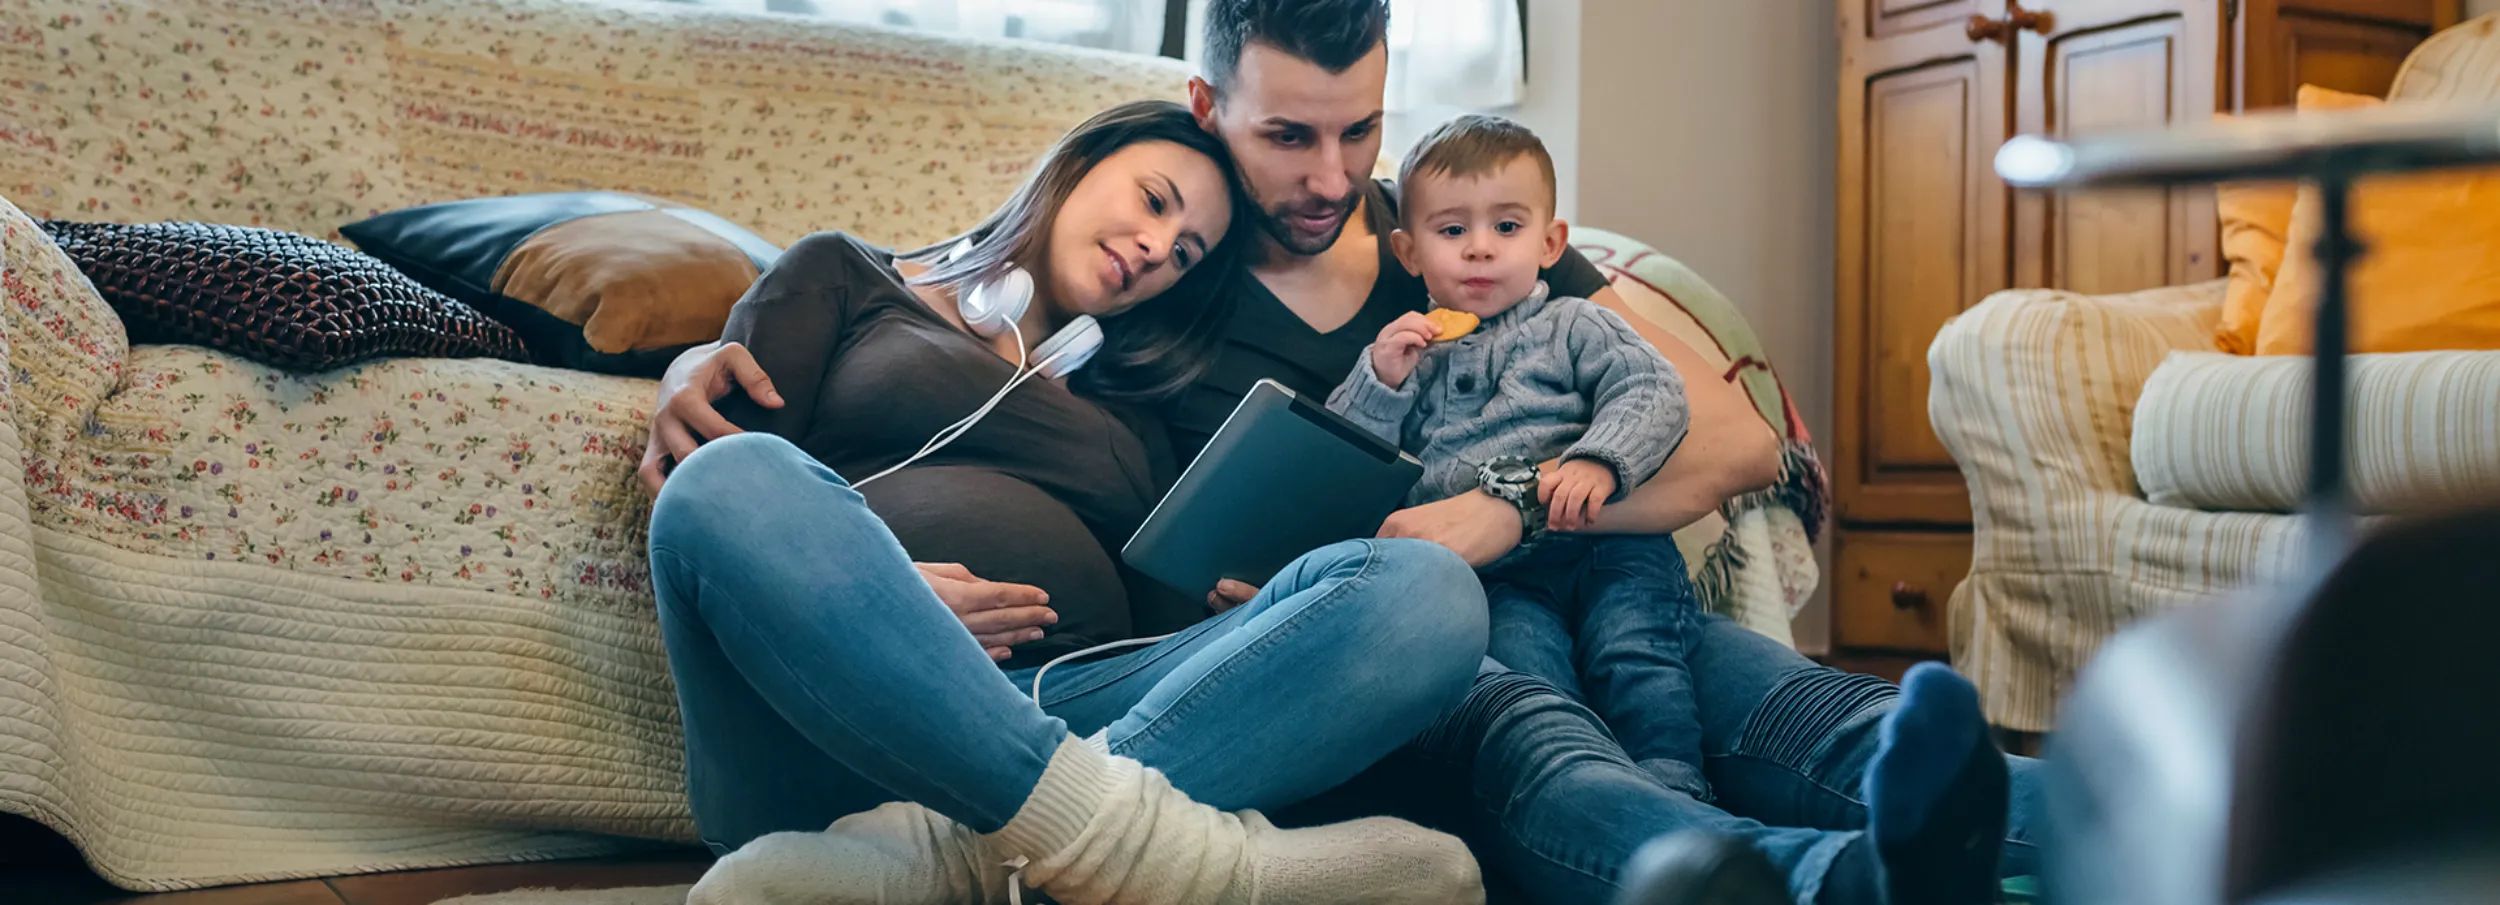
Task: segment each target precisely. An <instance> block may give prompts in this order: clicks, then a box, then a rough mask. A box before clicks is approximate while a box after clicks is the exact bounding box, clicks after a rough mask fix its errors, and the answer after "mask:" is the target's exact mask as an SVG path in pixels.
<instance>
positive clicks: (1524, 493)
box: [1476, 456, 1545, 542]
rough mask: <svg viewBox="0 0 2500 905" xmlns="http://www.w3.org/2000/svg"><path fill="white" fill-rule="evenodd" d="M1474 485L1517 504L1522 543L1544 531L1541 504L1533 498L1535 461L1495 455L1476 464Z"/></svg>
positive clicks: (1535, 478) (1535, 484) (1543, 513)
mask: <svg viewBox="0 0 2500 905" xmlns="http://www.w3.org/2000/svg"><path fill="white" fill-rule="evenodd" d="M1476 486H1478V487H1482V488H1484V492H1486V493H1489V494H1492V495H1493V498H1494V499H1497V500H1501V501H1503V502H1506V503H1509V504H1511V505H1513V506H1517V507H1519V539H1520V540H1521V541H1522V542H1525V541H1529V540H1533V539H1535V538H1536V536H1537V535H1539V534H1543V533H1545V504H1544V503H1542V502H1539V501H1538V500H1537V470H1536V460H1534V459H1530V458H1528V457H1526V456H1496V457H1494V458H1492V459H1490V460H1487V461H1486V462H1485V463H1484V464H1482V465H1479V466H1476Z"/></svg>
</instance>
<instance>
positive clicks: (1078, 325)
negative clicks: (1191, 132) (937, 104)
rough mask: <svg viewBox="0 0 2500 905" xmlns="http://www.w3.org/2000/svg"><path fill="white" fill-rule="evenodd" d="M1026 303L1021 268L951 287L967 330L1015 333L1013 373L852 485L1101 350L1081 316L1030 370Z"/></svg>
mask: <svg viewBox="0 0 2500 905" xmlns="http://www.w3.org/2000/svg"><path fill="white" fill-rule="evenodd" d="M971 250H972V240H970V239H966V240H964V241H963V243H962V244H959V245H956V246H955V249H954V250H953V251H950V252H947V253H946V260H948V261H953V260H955V259H957V258H961V257H963V256H964V254H965V253H967V252H970V251H971ZM1031 307H1033V276H1032V275H1031V274H1028V273H1025V272H1024V268H1022V267H1016V266H1013V265H1009V266H1008V268H1007V272H1006V273H1004V274H1002V275H1000V276H999V278H998V279H996V280H990V281H986V282H980V283H973V284H970V285H966V286H963V287H960V288H958V289H957V290H956V291H955V310H957V311H959V312H961V313H962V314H963V318H964V326H966V327H969V328H971V329H972V332H973V334H974V335H976V336H981V337H984V338H990V337H997V336H999V335H1002V334H1011V335H1013V336H1015V338H1016V376H1015V377H1014V378H1013V379H1010V380H1008V381H1007V385H1006V386H1003V387H999V388H998V392H997V394H995V395H992V396H991V397H990V399H989V401H988V402H984V403H981V407H980V408H979V409H976V410H974V411H973V413H972V414H970V415H966V416H964V418H963V420H960V421H957V422H955V423H953V424H949V425H947V426H946V427H945V428H944V429H942V430H939V431H938V432H937V435H936V436H933V437H930V438H929V442H927V443H923V444H921V445H920V451H919V452H915V453H912V454H911V455H909V456H906V457H904V458H903V461H900V462H896V463H894V464H893V465H891V466H889V467H887V468H886V470H884V471H880V472H877V473H876V474H872V475H869V476H867V477H865V478H861V479H859V480H857V481H853V482H851V486H853V487H866V486H868V484H869V483H870V482H873V481H875V480H877V479H879V478H882V477H885V476H886V475H890V474H893V473H895V472H898V471H901V470H903V466H906V465H910V464H911V463H913V462H918V461H920V460H921V459H924V458H927V457H928V456H929V454H930V453H934V452H937V451H938V450H940V449H943V448H945V447H946V444H949V443H953V442H955V440H956V438H959V437H962V436H963V435H964V434H965V433H966V432H968V431H970V430H972V426H973V425H975V424H979V423H981V419H982V418H984V417H987V416H988V415H989V413H990V410H991V409H995V408H997V407H998V404H999V403H1000V402H1003V401H1005V400H1006V399H1007V394H1008V393H1012V392H1015V389H1016V387H1017V386H1019V385H1021V384H1023V383H1024V382H1025V381H1027V380H1030V379H1032V378H1033V376H1034V375H1036V374H1039V375H1041V377H1042V379H1044V380H1057V379H1059V378H1062V377H1066V376H1068V375H1070V374H1073V373H1076V369H1078V368H1081V367H1084V366H1085V363H1086V362H1087V361H1091V360H1093V357H1094V353H1096V352H1099V351H1102V325H1101V324H1100V323H1097V322H1095V320H1094V318H1093V316H1092V315H1087V314H1080V315H1077V316H1076V318H1075V319H1073V320H1070V321H1068V325H1067V326H1065V327H1061V328H1059V332H1057V333H1054V334H1051V337H1050V338H1049V339H1046V340H1043V341H1042V344H1041V345H1039V346H1036V347H1034V349H1033V356H1034V358H1035V359H1037V360H1036V361H1034V362H1033V366H1032V367H1031V368H1030V369H1027V368H1026V367H1025V354H1024V329H1023V328H1022V327H1020V326H1018V324H1020V323H1021V322H1022V321H1023V320H1024V312H1025V309H1027V308H1031ZM1037 678H1038V676H1037Z"/></svg>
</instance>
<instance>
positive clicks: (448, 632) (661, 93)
mask: <svg viewBox="0 0 2500 905" xmlns="http://www.w3.org/2000/svg"><path fill="white" fill-rule="evenodd" d="M1184 73H1185V70H1184V69H1183V68H1182V67H1181V65H1180V64H1178V63H1175V62H1172V61H1166V60H1155V59H1148V58H1142V57H1132V56H1119V55H1111V54H1101V53H1092V52H1085V51H1077V50H1062V49H1053V48H1040V47H1035V46H1030V45H1019V44H1007V43H995V42H973V41H961V40H951V39H944V38H936V37H927V36H913V35H905V34H896V33H889V32H883V31H875V30H867V29H858V28H850V27H844V26H840V25H835V24H830V23H823V22H816V21H810V20H804V19H795V18H787V17H770V18H767V17H760V16H741V15H735V14H725V13H709V12H700V11H688V10H684V9H673V8H669V7H665V6H636V5H631V4H625V5H601V4H594V3H583V2H568V0H464V2H462V3H457V4H444V3H434V2H426V0H105V2H97V0H16V2H12V3H8V4H0V199H5V200H0V301H5V304H0V354H5V359H6V361H5V364H6V374H7V377H8V379H7V380H6V382H5V383H0V405H4V406H5V409H6V412H7V416H6V417H5V418H0V460H5V461H6V462H8V463H10V464H8V465H7V466H5V467H0V485H6V486H0V811H6V812H10V813H16V814H22V815H27V816H30V817H33V818H35V819H36V820H38V821H41V822H42V823H44V824H46V825H48V826H50V827H52V828H54V829H56V830H58V831H60V832H61V833H63V834H64V835H66V836H68V837H69V838H70V839H71V840H72V841H73V842H75V843H76V844H77V845H78V847H79V848H80V849H81V851H82V852H83V853H84V854H85V856H86V857H87V858H88V860H89V861H90V863H91V864H92V865H93V866H94V867H95V868H96V869H97V870H98V871H99V872H100V873H102V874H103V875H104V876H105V877H106V878H108V879H110V880H112V881H113V882H115V883H117V884H120V885H122V886H125V887H129V888H132V889H175V888H186V887H194V886H203V885H214V884H222V883H235V882H247V881H258V880H270V879H279V878H288V877H302V876H318V875H330V874H340V873H351V872H362V871H379V870H392V869H404V868H414V867H429V866H444V865H455V864H466V863H479V862H489V861H511V860H525V859H539V858H556V857H568V856H587V855H595V854H603V853H609V852H614V851H618V850H620V849H624V848H629V847H633V846H638V845H648V844H649V843H648V842H646V841H641V840H677V841H684V840H689V839H691V837H692V826H691V823H690V820H689V818H688V816H687V813H686V806H685V800H684V787H683V781H682V777H681V763H680V753H679V748H678V745H679V736H678V728H677V721H676V715H675V706H674V704H675V699H674V693H673V691H672V689H671V688H670V685H669V681H668V676H667V672H666V666H665V662H664V660H663V657H662V653H661V647H660V643H659V638H658V634H657V630H656V627H655V624H654V622H653V619H652V615H651V601H650V593H651V592H650V588H649V581H648V572H647V567H646V565H645V561H644V558H643V544H644V533H643V527H644V522H645V520H646V518H647V513H648V507H649V500H648V498H647V497H646V496H645V495H644V494H643V492H642V491H641V490H640V489H639V487H638V485H636V483H635V482H634V480H633V477H632V472H633V468H634V465H635V463H636V461H637V459H638V457H639V456H640V453H641V447H642V442H643V438H644V433H645V425H646V410H647V408H648V406H649V405H650V403H651V400H652V392H653V387H652V385H651V384H650V383H649V382H648V381H639V380H630V379H622V378H614V377H605V376H599V375H592V374H582V373H574V372H567V371H559V370H552V369H548V368H541V367H533V366H528V365H518V364H511V363H505V362H496V361H488V360H439V359H400V360H391V361H383V362H376V363H370V364H366V365H363V366H358V367H353V368H347V369H342V370H338V371H331V372H324V373H312V374H306V373H291V372H285V371H280V370H276V369H272V368H268V367H265V366H261V365H257V364H253V363H250V362H246V361H243V360H240V359H237V358H233V357H231V356H227V355H223V354H219V353H216V352H212V351H208V350H204V349H199V348H193V347H187V346H140V347H132V346H130V345H129V344H128V342H127V339H126V337H125V335H124V333H123V331H122V329H121V325H120V323H119V322H118V321H117V320H115V319H114V317H113V315H112V312H111V311H110V309H108V308H106V307H105V306H104V305H103V304H102V303H101V302H100V301H99V300H98V299H97V298H96V297H95V295H94V293H93V291H92V289H91V288H90V287H89V286H88V285H87V284H86V282H85V280H84V279H83V278H82V277H80V276H79V275H78V274H77V272H76V271H75V270H74V269H73V268H72V267H70V266H69V265H68V263H67V262H66V260H65V259H64V258H63V257H62V256H61V255H60V253H59V251H58V249H57V248H54V247H52V246H51V244H50V242H49V241H48V240H47V239H46V238H45V237H44V236H43V235H42V234H41V233H40V232H39V231H38V230H37V229H36V228H35V227H34V225H33V222H32V218H42V217H59V218H70V219H99V220H121V221H149V220H207V221H217V222H228V223H242V224H252V225H261V226H270V227H276V228H281V229H287V230H293V231H297V232H303V233H307V234H310V235H315V236H324V237H332V238H335V236H336V233H335V230H336V228H337V226H338V225H339V224H341V223H346V222H351V221H353V220H355V219H358V218H361V217H364V216H368V215H371V214H374V213H378V212H381V211H387V210H392V209H397V208H400V207H404V206H408V205H414V204H421V203H427V202H433V201H442V200H451V199H457V198H468V197H479V196H488V195H502V194H517V193H527V192H541V191H560V190H577V189H586V188H609V189H628V190H634V191H640V192H644V193H648V194H652V195H657V196H662V197H667V198H672V199H676V200H680V201H683V202H686V203H688V204H693V205H697V206H700V207H703V208H705V209H708V210H711V211H713V212H715V213H718V214H721V215H722V216H724V217H727V218H729V219H731V220H733V221H735V222H738V223H741V224H743V225H745V226H747V227H749V228H750V229H753V230H755V231H756V232H757V233H758V234H760V235H763V236H765V237H766V238H768V239H771V240H774V241H776V242H782V243H787V242H789V241H792V240H794V239H796V238H798V237H800V236H802V235H805V234H807V233H809V232H812V231H816V230H820V229H844V230H849V231H852V232H855V233H858V234H861V235H865V236H869V237H872V238H876V239H879V240H883V241H889V242H895V243H909V242H917V241H925V240H931V239H934V238H937V237H939V236H941V235H943V234H944V233H945V232H946V231H947V229H948V227H949V226H952V225H957V224H962V223H969V222H972V221H973V220H975V219H977V217H978V216H979V215H980V214H983V213H986V212H987V211H988V210H989V208H990V207H991V206H992V205H993V204H995V202H996V201H997V199H1000V198H1003V197H1004V196H1005V195H1006V193H1007V192H1008V190H1009V189H1010V188H1011V187H1012V186H1013V184H1014V183H1015V182H1016V181H1017V180H1018V179H1019V178H1020V176H1021V175H1022V173H1023V170H1024V168H1025V167H1026V165H1027V164H1028V163H1029V162H1030V161H1031V160H1032V159H1034V158H1035V157H1036V156H1037V155H1038V154H1039V153H1040V152H1041V151H1042V150H1043V149H1044V148H1045V147H1046V146H1047V144H1048V142H1049V141H1050V140H1051V139H1053V138H1055V137H1056V136H1057V135H1058V134H1059V133H1060V132H1061V131H1063V130H1064V129H1066V128H1067V127H1068V126H1070V125H1073V124H1074V123H1075V122H1077V121H1078V120H1080V119H1082V118H1083V117H1084V116H1085V115H1087V114H1089V113H1091V112H1093V111H1095V110H1098V109H1101V108H1102V107H1104V106H1107V105H1109V104H1112V103H1114V102H1117V101H1121V100H1127V99H1132V98H1135V97H1141V96H1174V95H1177V94H1178V92H1179V89H1180V86H1181V84H1182V81H1183V76H1184ZM1591 233H1592V234H1594V233H1595V231H1591ZM1600 241H1602V242H1611V243H1613V244H1611V245H1603V246H1602V247H1601V246H1600V245H1592V246H1590V249H1591V251H1592V252H1593V253H1598V252H1600V251H1602V252H1603V253H1604V254H1605V255H1608V256H1619V257H1620V258H1621V261H1622V266H1618V267H1616V268H1615V273H1616V275H1617V277H1618V280H1619V285H1623V286H1625V287H1627V289H1630V288H1633V287H1634V286H1635V284H1638V285H1639V286H1642V287H1647V289H1648V290H1650V296H1645V297H1644V299H1643V300H1642V301H1640V304H1642V305H1645V306H1648V307H1646V308H1644V309H1643V310H1644V312H1645V313H1647V312H1653V311H1654V312H1657V314H1658V316H1659V317H1663V318H1666V319H1668V320H1671V321H1674V323H1673V324H1672V325H1671V326H1672V327H1673V328H1674V329H1676V330H1677V331H1678V332H1679V334H1680V335H1686V336H1688V338H1689V337H1698V338H1699V341H1702V342H1706V343H1708V345H1709V347H1708V348H1706V349H1704V352H1705V355H1708V356H1713V360H1714V361H1724V362H1727V363H1728V367H1729V370H1728V373H1727V375H1726V376H1727V379H1730V380H1732V381H1737V382H1740V383H1742V384H1744V385H1745V387H1746V389H1747V390H1748V391H1749V392H1751V393H1753V394H1754V397H1755V399H1756V401H1757V403H1758V404H1759V405H1760V406H1761V408H1762V410H1763V412H1764V414H1765V417H1766V418H1767V419H1770V420H1771V422H1772V423H1773V424H1774V425H1775V426H1778V427H1781V428H1786V429H1789V433H1790V436H1791V439H1792V440H1793V441H1794V443H1795V447H1794V448H1795V449H1797V450H1805V449H1806V448H1805V446H1804V442H1805V438H1804V435H1803V432H1802V431H1801V430H1795V429H1794V419H1793V417H1791V416H1790V414H1789V411H1788V409H1787V406H1786V397H1785V394H1784V393H1783V392H1782V391H1781V390H1780V388H1779V386H1778V383H1777V380H1776V377H1774V376H1771V375H1770V372H1769V370H1768V367H1767V365H1765V364H1763V363H1762V361H1761V359H1760V356H1759V350H1758V347H1756V346H1754V344H1753V343H1752V340H1751V337H1750V334H1749V333H1746V332H1745V331H1744V329H1743V323H1742V319H1741V317H1739V316H1738V315H1737V314H1736V312H1735V309H1734V308H1733V306H1731V305H1729V304H1727V302H1726V301H1725V300H1724V299H1721V298H1718V297H1717V295H1716V293H1715V292H1711V291H1709V289H1708V287H1707V284H1704V283H1702V282H1701V281H1700V280H1699V279H1698V278H1696V277H1692V276H1691V275H1690V274H1689V272H1686V271H1683V270H1682V269H1681V267H1680V266H1678V265H1674V263H1673V262H1672V261H1669V260H1667V259H1665V258H1663V257H1657V256H1655V255H1654V253H1649V252H1647V251H1646V250H1643V249H1639V248H1638V247H1637V244H1636V243H1631V242H1629V241H1628V240H1621V239H1619V238H1604V237H1601V238H1600ZM1625 280H1629V281H1631V282H1623V281H1625ZM1800 459H1801V461H1802V462H1804V463H1806V464H1805V465H1802V466H1800V468H1799V469H1798V470H1797V472H1796V474H1795V475H1794V477H1793V480H1792V481H1791V482H1789V483H1787V484H1784V485H1783V487H1782V489H1781V490H1780V491H1779V492H1774V493H1766V494H1763V495H1760V497H1759V498H1757V499H1752V500H1748V501H1744V502H1743V503H1742V504H1741V505H1737V506H1731V507H1730V508H1729V510H1728V511H1727V512H1726V513H1725V514H1724V518H1722V519H1719V520H1714V523H1713V524H1710V525H1705V526H1700V527H1697V528H1696V529H1695V530H1694V531H1693V532H1691V533H1690V535H1691V536H1689V537H1687V538H1686V540H1687V541H1688V543H1690V544H1692V545H1693V546H1694V548H1695V549H1697V550H1703V551H1708V555H1706V556H1701V557H1696V563H1697V566H1703V567H1704V568H1705V573H1706V574H1705V577H1708V578H1710V579H1711V580H1712V584H1713V587H1715V588H1718V589H1719V590H1720V594H1719V599H1720V601H1721V605H1722V606H1723V608H1730V609H1734V610H1738V611H1742V612H1746V613H1749V614H1750V616H1751V618H1752V619H1754V620H1755V621H1756V624H1760V625H1763V626H1764V627H1765V628H1766V629H1770V630H1774V631H1783V632H1784V625H1783V624H1782V623H1784V619H1785V617H1786V615H1787V610H1788V607H1789V606H1792V605H1794V604H1795V603H1796V602H1799V601H1802V599H1803V595H1804V593H1805V592H1806V591H1808V590H1810V589H1811V588H1812V586H1813V583H1814V577H1813V570H1812V561H1811V558H1810V555H1808V554H1807V553H1806V536H1807V533H1808V531H1809V530H1810V529H1811V528H1812V527H1814V526H1816V525H1818V524H1819V519H1820V515H1819V508H1818V507H1819V505H1820V499H1821V498H1820V489H1819V485H1818V484H1816V483H1815V472H1814V470H1813V469H1812V468H1811V467H1810V466H1811V461H1812V460H1811V455H1810V451H1808V452H1806V453H1803V454H1801V455H1800ZM1709 569H1716V570H1717V571H1716V572H1708V571H1707V570H1709ZM1743 600H1750V601H1752V603H1751V604H1750V605H1749V606H1737V605H1736V603H1735V602H1737V601H1743Z"/></svg>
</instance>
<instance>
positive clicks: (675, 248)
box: [490, 210, 756, 355]
mask: <svg viewBox="0 0 2500 905" xmlns="http://www.w3.org/2000/svg"><path fill="white" fill-rule="evenodd" d="M755 277H756V269H755V262H754V261H753V260H751V259H749V258H748V257H747V253H746V252H744V251H740V250H739V249H738V248H737V247H736V246H733V245H731V244H729V243H728V242H726V241H723V240H722V239H721V238H720V237H718V236H715V235H713V234H711V233H710V232H707V231H705V230H704V229H703V228H702V227H699V226H696V225H694V224H692V223H688V222H686V221H685V220H683V219H680V218H678V217H676V216H673V215H671V214H669V213H667V212H665V211H660V210H645V211H625V212H621V213H613V214H598V215H594V216H589V217H582V218H580V219H577V220H567V221H565V222H562V223H558V224H555V225H553V226H549V227H547V228H546V229H543V230H540V231H539V232H538V234H537V235H533V236H531V237H529V239H527V240H526V241H523V242H522V243H521V245H520V247H518V248H515V249H513V250H512V254H511V255H510V256H509V257H506V258H504V261H503V266H501V267H499V268H497V269H496V270H495V281H494V285H493V286H492V287H490V288H492V289H493V291H494V292H495V293H496V294H498V295H502V296H504V297H507V298H511V299H515V300H518V301H522V302H527V303H529V304H531V305H534V306H536V307H538V308H540V309H541V310H544V311H546V312H547V313H549V314H553V315H555V316H556V317H558V318H562V319H563V320H564V321H565V322H566V323H569V324H573V325H576V326H579V327H581V328H582V339H583V340H584V341H585V342H587V343H589V345H590V347H591V348H592V349H595V350H597V351H600V352H603V353H607V354H610V355H615V354H619V353H623V352H628V351H633V350H637V349H657V348H664V347H669V346H683V345H687V344H689V343H700V342H710V341H712V340H714V339H718V338H720V331H721V325H722V324H723V323H726V322H727V321H728V320H729V308H730V306H732V305H735V304H737V303H738V297H739V296H741V295H744V294H746V291H747V286H748V285H749V284H752V283H754V282H755Z"/></svg>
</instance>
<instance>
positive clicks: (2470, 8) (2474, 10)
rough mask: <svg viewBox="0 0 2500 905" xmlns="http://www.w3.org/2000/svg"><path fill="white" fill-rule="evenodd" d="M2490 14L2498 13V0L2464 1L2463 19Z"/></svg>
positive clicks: (2499, 11) (2499, 8) (2499, 3)
mask: <svg viewBox="0 0 2500 905" xmlns="http://www.w3.org/2000/svg"><path fill="white" fill-rule="evenodd" d="M2492 13H2500V0H2465V17H2466V18H2468V19H2471V18H2473V17H2475V16H2487V15H2490V14H2492Z"/></svg>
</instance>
